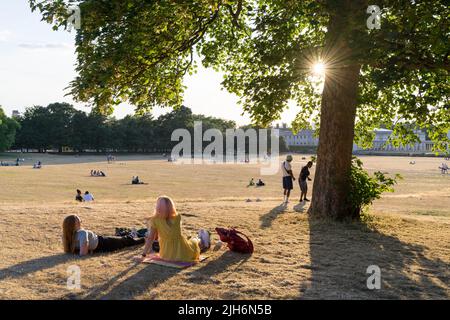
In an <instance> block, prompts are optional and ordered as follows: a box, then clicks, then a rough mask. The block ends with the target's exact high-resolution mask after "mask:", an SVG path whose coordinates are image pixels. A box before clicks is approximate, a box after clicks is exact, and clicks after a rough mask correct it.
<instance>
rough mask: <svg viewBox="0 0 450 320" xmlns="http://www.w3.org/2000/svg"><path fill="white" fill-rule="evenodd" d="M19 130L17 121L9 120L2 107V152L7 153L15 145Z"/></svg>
mask: <svg viewBox="0 0 450 320" xmlns="http://www.w3.org/2000/svg"><path fill="white" fill-rule="evenodd" d="M18 128H19V124H18V123H17V121H16V120H14V119H12V118H8V117H7V116H6V115H5V112H4V111H3V109H2V107H1V106H0V151H5V150H7V149H8V148H9V147H11V146H12V145H13V143H14V139H15V136H16V130H17V129H18Z"/></svg>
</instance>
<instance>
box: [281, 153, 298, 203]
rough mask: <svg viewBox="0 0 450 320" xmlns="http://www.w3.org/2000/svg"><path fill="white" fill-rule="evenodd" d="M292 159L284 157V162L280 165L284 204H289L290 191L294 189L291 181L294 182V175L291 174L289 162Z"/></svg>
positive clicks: (289, 156)
mask: <svg viewBox="0 0 450 320" xmlns="http://www.w3.org/2000/svg"><path fill="white" fill-rule="evenodd" d="M292 160H293V158H292V156H291V155H288V156H287V157H286V161H283V163H282V164H281V170H282V172H283V190H284V203H288V202H289V196H290V195H291V190H292V189H293V188H294V185H293V183H292V181H295V177H294V174H293V173H292V167H291V162H292Z"/></svg>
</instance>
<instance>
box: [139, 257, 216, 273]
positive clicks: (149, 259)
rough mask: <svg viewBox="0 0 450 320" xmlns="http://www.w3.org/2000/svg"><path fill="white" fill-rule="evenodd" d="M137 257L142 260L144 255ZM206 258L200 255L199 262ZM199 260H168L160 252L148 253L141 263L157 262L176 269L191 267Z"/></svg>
mask: <svg viewBox="0 0 450 320" xmlns="http://www.w3.org/2000/svg"><path fill="white" fill-rule="evenodd" d="M135 259H136V260H139V261H141V259H142V257H135ZM206 259H208V256H206V255H200V259H199V261H198V262H202V261H205V260H206ZM198 262H180V261H168V260H164V259H161V258H160V257H159V254H157V253H154V254H151V255H148V256H147V257H145V259H144V260H142V261H141V263H149V264H157V265H160V266H164V267H169V268H176V269H185V268H189V267H192V266H193V265H196V264H197V263H198Z"/></svg>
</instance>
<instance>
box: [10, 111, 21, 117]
mask: <svg viewBox="0 0 450 320" xmlns="http://www.w3.org/2000/svg"><path fill="white" fill-rule="evenodd" d="M12 117H13V118H18V117H20V112H19V111H18V110H13V112H12Z"/></svg>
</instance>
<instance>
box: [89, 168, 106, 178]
mask: <svg viewBox="0 0 450 320" xmlns="http://www.w3.org/2000/svg"><path fill="white" fill-rule="evenodd" d="M91 177H106V174H105V173H104V172H103V171H100V170H91Z"/></svg>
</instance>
